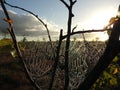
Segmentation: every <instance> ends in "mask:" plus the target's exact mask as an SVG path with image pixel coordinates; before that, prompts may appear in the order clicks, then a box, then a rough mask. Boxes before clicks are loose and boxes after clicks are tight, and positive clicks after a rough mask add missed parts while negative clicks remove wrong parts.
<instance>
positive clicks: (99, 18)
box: [84, 8, 116, 41]
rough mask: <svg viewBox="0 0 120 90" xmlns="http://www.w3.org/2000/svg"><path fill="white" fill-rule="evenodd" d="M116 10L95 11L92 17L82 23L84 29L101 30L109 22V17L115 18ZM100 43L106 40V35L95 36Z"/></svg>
mask: <svg viewBox="0 0 120 90" xmlns="http://www.w3.org/2000/svg"><path fill="white" fill-rule="evenodd" d="M115 15H116V10H114V9H113V8H111V9H106V10H105V9H103V10H101V11H97V12H95V13H94V15H93V16H92V17H91V18H90V19H88V20H86V21H85V22H84V27H85V28H86V29H88V30H91V29H103V28H104V27H105V26H106V25H107V24H108V22H109V20H110V18H111V17H115ZM95 36H98V38H99V39H100V40H101V41H105V40H107V38H108V35H107V34H105V33H100V34H99V35H98V34H96V35H95Z"/></svg>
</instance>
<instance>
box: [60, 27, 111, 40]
mask: <svg viewBox="0 0 120 90" xmlns="http://www.w3.org/2000/svg"><path fill="white" fill-rule="evenodd" d="M107 30H111V29H107ZM107 30H105V29H99V30H85V31H76V32H72V33H70V34H69V35H70V36H71V35H75V34H80V33H92V32H104V31H107ZM66 37H68V34H67V35H64V36H63V37H62V39H65V38H66Z"/></svg>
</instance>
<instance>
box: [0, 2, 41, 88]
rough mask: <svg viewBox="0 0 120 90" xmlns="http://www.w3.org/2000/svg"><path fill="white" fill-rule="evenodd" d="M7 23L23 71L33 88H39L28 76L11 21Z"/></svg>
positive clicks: (7, 16)
mask: <svg viewBox="0 0 120 90" xmlns="http://www.w3.org/2000/svg"><path fill="white" fill-rule="evenodd" d="M0 3H1V6H2V9H3V11H4V13H5V16H6V18H7V21H9V20H11V19H10V17H9V14H8V12H7V9H6V7H5V5H4V2H3V0H0ZM8 24H9V29H8V30H9V32H10V35H11V37H12V40H13V43H14V47H15V49H16V52H17V54H18V57H19V59H20V60H21V61H22V65H23V67H24V69H25V72H26V74H27V76H28V79H29V80H30V82H31V84H32V85H33V86H35V88H36V89H37V90H40V87H39V86H38V85H37V84H36V83H35V82H34V80H33V79H32V77H31V76H30V74H29V71H28V69H27V66H26V64H25V62H24V60H23V58H22V54H21V51H20V49H19V46H18V43H17V40H16V36H15V33H14V28H13V23H10V22H8Z"/></svg>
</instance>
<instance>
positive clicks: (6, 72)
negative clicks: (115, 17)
mask: <svg viewBox="0 0 120 90" xmlns="http://www.w3.org/2000/svg"><path fill="white" fill-rule="evenodd" d="M56 44H57V42H53V45H54V47H56ZM19 45H20V49H21V50H22V54H23V58H24V60H25V62H26V65H27V67H28V70H29V71H30V74H31V76H32V78H33V79H34V80H35V81H36V82H37V83H38V85H39V86H40V88H41V89H42V90H47V88H48V86H49V81H50V78H51V69H52V65H53V63H54V59H53V52H52V49H51V47H50V44H49V43H48V42H34V41H31V42H20V43H19ZM64 46H65V42H63V43H62V46H61V51H60V61H59V64H58V67H57V73H56V76H55V81H54V85H53V90H63V86H64V69H63V67H64V52H65V48H64ZM104 49H105V43H104V42H99V41H98V42H96V41H92V42H78V41H77V42H76V41H75V42H74V41H72V42H71V44H70V53H69V54H70V55H69V58H70V60H69V70H70V71H69V72H70V73H69V75H70V76H69V77H70V89H71V90H74V88H75V87H77V86H78V85H79V84H80V82H81V81H83V80H84V78H85V75H86V73H87V72H89V71H90V70H91V69H92V68H94V65H95V64H96V63H97V62H98V60H99V58H100V56H101V55H102V53H103V52H104ZM12 50H14V48H13V43H12V40H10V39H2V40H0V90H9V89H10V90H34V88H33V87H32V85H31V84H30V82H29V80H28V78H27V76H26V73H25V72H24V69H23V67H22V65H21V63H20V62H19V60H18V59H17V58H13V56H12V55H11V51H12ZM118 60H119V58H116V60H115V61H113V62H112V63H111V64H110V66H109V67H108V68H107V69H106V70H105V71H104V73H103V74H102V75H101V77H100V78H99V79H98V80H97V82H96V83H95V84H94V86H93V88H92V89H91V90H103V89H104V88H106V90H113V88H118V89H120V87H119V85H120V84H119V76H120V69H119V66H120V65H119V63H118ZM115 70H117V71H116V73H115V74H113V72H115ZM108 88H111V89H108Z"/></svg>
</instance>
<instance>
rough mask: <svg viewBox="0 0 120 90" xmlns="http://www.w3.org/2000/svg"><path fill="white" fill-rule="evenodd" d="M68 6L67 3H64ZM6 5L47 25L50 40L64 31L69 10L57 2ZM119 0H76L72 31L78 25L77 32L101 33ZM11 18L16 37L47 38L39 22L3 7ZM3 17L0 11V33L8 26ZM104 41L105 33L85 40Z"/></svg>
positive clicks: (34, 0) (16, 0)
mask: <svg viewBox="0 0 120 90" xmlns="http://www.w3.org/2000/svg"><path fill="white" fill-rule="evenodd" d="M65 1H66V2H67V3H68V4H69V0H65ZM6 2H8V3H10V4H12V5H15V6H19V7H22V8H25V9H27V10H29V11H31V12H33V13H34V14H36V15H38V16H39V18H41V19H42V20H43V21H44V22H45V23H46V24H47V25H48V28H49V30H50V32H51V35H52V36H53V38H56V35H57V36H58V35H59V31H60V29H63V30H64V32H66V30H67V19H68V10H67V8H66V7H65V6H64V4H63V3H62V2H60V0H6ZM119 4H120V0H77V2H76V3H75V5H74V6H73V13H74V15H75V17H73V22H72V27H75V26H76V25H77V29H76V31H78V30H83V29H84V30H91V29H102V28H103V27H104V26H105V25H107V24H108V21H109V19H110V18H111V17H114V16H116V14H117V10H118V6H119ZM6 7H7V9H8V11H9V13H10V16H11V18H12V19H13V20H14V28H15V30H16V31H15V32H16V33H17V35H29V36H44V37H45V36H46V35H47V33H46V30H45V28H44V27H43V26H42V25H41V24H40V23H39V22H38V20H37V19H36V18H35V17H34V16H32V15H30V14H28V13H27V12H24V11H22V10H19V9H15V8H11V7H9V6H6ZM3 18H4V13H3V11H2V9H1V7H0V21H1V22H0V29H1V30H5V27H6V26H7V25H6V23H5V22H4V21H2V19H3ZM98 36H99V38H100V39H101V40H102V39H105V38H106V34H105V33H101V35H99V34H95V33H94V34H89V35H87V36H86V37H87V38H96V37H98Z"/></svg>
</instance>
